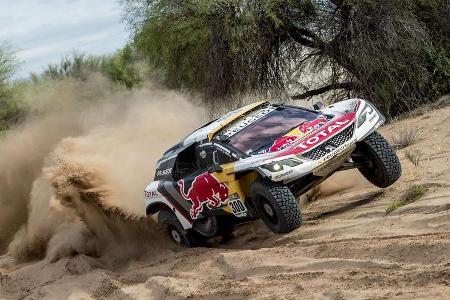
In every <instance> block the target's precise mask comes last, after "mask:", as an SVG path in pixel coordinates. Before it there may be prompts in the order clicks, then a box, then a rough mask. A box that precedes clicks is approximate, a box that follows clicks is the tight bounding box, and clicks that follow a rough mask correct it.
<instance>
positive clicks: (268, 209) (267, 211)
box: [260, 198, 278, 225]
mask: <svg viewBox="0 0 450 300" xmlns="http://www.w3.org/2000/svg"><path fill="white" fill-rule="evenodd" d="M260 201H261V208H262V213H263V217H264V218H265V219H266V220H268V221H269V222H270V223H272V224H274V225H277V224H278V216H277V214H276V211H275V208H274V207H273V206H272V204H270V203H269V201H268V200H267V199H265V198H261V199H260Z"/></svg>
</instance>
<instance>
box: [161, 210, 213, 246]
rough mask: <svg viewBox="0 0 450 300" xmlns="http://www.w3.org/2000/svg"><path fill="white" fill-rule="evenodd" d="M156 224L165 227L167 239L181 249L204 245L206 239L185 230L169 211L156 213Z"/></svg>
mask: <svg viewBox="0 0 450 300" xmlns="http://www.w3.org/2000/svg"><path fill="white" fill-rule="evenodd" d="M158 224H161V225H163V226H165V229H166V232H167V234H168V236H169V238H170V239H171V240H172V241H174V242H175V243H177V244H178V245H180V246H183V247H198V246H203V245H204V244H205V243H206V239H205V238H203V237H202V236H200V234H198V233H196V232H195V231H193V230H186V229H184V228H183V226H182V225H181V223H180V221H179V220H178V218H177V216H176V215H175V214H174V213H173V212H172V211H170V210H169V209H162V210H160V211H159V213H158Z"/></svg>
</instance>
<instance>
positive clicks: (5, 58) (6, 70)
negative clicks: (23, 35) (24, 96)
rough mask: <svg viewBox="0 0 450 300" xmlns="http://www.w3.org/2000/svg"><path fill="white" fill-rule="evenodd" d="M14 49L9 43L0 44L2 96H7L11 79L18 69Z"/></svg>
mask: <svg viewBox="0 0 450 300" xmlns="http://www.w3.org/2000/svg"><path fill="white" fill-rule="evenodd" d="M16 66H17V65H16V63H15V57H14V51H13V50H12V49H11V48H10V47H8V46H7V45H0V98H4V97H6V94H7V93H8V90H9V79H10V78H11V76H12V75H13V74H14V71H15V69H16Z"/></svg>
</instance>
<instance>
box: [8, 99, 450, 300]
mask: <svg viewBox="0 0 450 300" xmlns="http://www.w3.org/2000/svg"><path fill="white" fill-rule="evenodd" d="M404 128H411V129H412V130H415V131H417V134H418V136H419V140H418V141H417V142H416V143H414V144H413V145H411V146H409V147H407V148H405V149H401V150H398V152H397V153H398V155H399V157H400V159H401V162H402V166H403V175H402V177H401V179H400V180H399V182H397V183H396V184H394V185H393V186H392V187H390V188H387V189H385V190H380V189H377V188H374V187H372V186H371V185H370V184H369V183H367V182H366V181H365V180H363V179H362V176H361V175H359V174H358V172H357V171H347V172H342V173H338V174H337V175H335V176H333V177H332V178H330V179H329V180H328V181H327V182H326V183H325V184H324V185H323V187H322V189H321V190H320V191H319V192H320V193H319V198H318V199H317V200H316V201H313V202H311V203H309V204H304V205H303V206H302V210H303V216H304V223H303V225H302V226H301V227H300V228H299V229H298V230H295V231H294V232H292V233H290V234H286V235H274V234H272V233H269V232H268V230H266V229H265V227H264V225H262V224H261V223H259V222H257V223H254V224H248V225H245V226H243V227H241V228H239V229H238V230H236V232H235V233H234V237H233V238H232V239H231V240H229V241H228V242H226V243H222V244H219V243H217V244H214V245H212V246H211V247H208V248H197V249H187V250H183V249H167V250H164V251H160V252H158V253H148V254H147V255H144V256H143V257H140V258H139V259H137V260H133V261H129V262H128V263H127V264H126V265H122V266H121V267H120V268H109V267H107V266H106V265H105V264H104V262H103V261H102V260H101V259H99V258H94V257H89V256H87V255H84V254H75V255H72V256H63V257H62V258H60V259H56V260H55V259H53V260H50V259H48V258H46V259H43V260H39V261H34V262H31V263H30V262H28V263H24V264H17V263H16V262H15V261H14V260H13V259H12V257H10V256H7V255H4V256H1V257H0V298H4V299H18V298H26V299H38V298H39V299H40V298H47V299H94V298H108V299H160V298H168V299H184V298H193V299H224V298H227V299H228V298H229V299H242V298H253V299H350V298H351V299H377V298H388V299H412V298H428V299H450V211H449V208H450V184H449V182H450V172H449V171H450V107H447V108H443V109H440V110H434V111H430V112H427V113H425V114H422V115H420V116H418V117H414V118H410V119H406V120H402V121H399V122H396V123H393V124H391V125H389V126H386V127H384V128H382V130H381V132H382V133H383V134H384V135H385V136H387V137H388V138H392V137H393V136H395V135H396V134H398V133H399V132H401V131H402V130H404ZM414 149H415V150H420V151H421V152H422V157H421V160H420V162H419V165H418V166H415V165H413V164H412V163H411V162H410V161H409V160H407V159H406V158H405V151H406V150H414ZM413 184H423V185H425V186H426V187H428V190H427V192H426V194H425V195H424V196H423V197H422V198H421V199H419V200H418V201H416V202H415V203H412V204H409V205H406V206H403V207H401V208H399V209H397V210H396V211H394V212H392V213H390V214H388V215H386V213H385V209H386V207H387V206H388V203H390V202H391V201H392V200H395V199H399V198H400V197H401V196H402V195H403V194H404V192H405V191H406V190H407V189H408V187H410V186H411V185H413Z"/></svg>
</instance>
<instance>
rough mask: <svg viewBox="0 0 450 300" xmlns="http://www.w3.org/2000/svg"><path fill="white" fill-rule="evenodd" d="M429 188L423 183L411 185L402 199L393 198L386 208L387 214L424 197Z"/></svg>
mask: <svg viewBox="0 0 450 300" xmlns="http://www.w3.org/2000/svg"><path fill="white" fill-rule="evenodd" d="M427 190H428V188H426V187H425V186H423V185H413V186H411V187H409V188H408V189H407V190H406V191H405V193H404V194H403V196H402V197H401V198H400V199H396V200H393V201H391V202H390V203H389V205H388V207H387V208H386V214H389V213H391V212H393V211H394V210H396V209H397V208H399V207H402V206H405V205H407V204H411V203H413V202H415V201H417V200H418V199H420V198H422V197H423V196H424V195H425V193H426V192H427Z"/></svg>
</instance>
